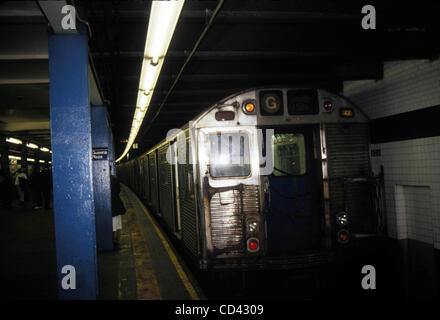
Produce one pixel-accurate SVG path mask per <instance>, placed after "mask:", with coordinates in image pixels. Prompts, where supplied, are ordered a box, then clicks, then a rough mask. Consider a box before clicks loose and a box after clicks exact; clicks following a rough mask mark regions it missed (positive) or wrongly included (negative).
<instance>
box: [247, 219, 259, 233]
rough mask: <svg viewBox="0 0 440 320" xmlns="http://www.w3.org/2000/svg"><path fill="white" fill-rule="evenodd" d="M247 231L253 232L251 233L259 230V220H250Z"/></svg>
mask: <svg viewBox="0 0 440 320" xmlns="http://www.w3.org/2000/svg"><path fill="white" fill-rule="evenodd" d="M247 231H248V232H251V233H253V232H257V231H258V222H257V220H248V222H247Z"/></svg>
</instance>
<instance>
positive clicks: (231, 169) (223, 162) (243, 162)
mask: <svg viewBox="0 0 440 320" xmlns="http://www.w3.org/2000/svg"><path fill="white" fill-rule="evenodd" d="M209 142H210V147H211V151H210V166H209V173H210V175H211V177H213V178H225V177H247V176H248V175H249V174H250V172H251V167H250V158H249V137H248V135H247V134H246V133H218V134H211V135H210V136H209Z"/></svg>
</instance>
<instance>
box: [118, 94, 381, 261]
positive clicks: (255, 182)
mask: <svg viewBox="0 0 440 320" xmlns="http://www.w3.org/2000/svg"><path fill="white" fill-rule="evenodd" d="M117 175H118V177H119V179H120V180H121V182H122V183H124V184H126V185H127V186H129V187H130V188H131V189H132V190H133V191H134V192H136V193H137V194H138V196H139V197H140V198H141V199H142V200H143V201H144V203H145V204H146V205H147V206H148V207H149V208H150V210H151V211H152V213H153V214H154V215H155V216H156V217H157V218H158V220H160V221H161V223H162V224H163V225H164V226H165V228H166V229H168V231H169V234H170V235H171V237H172V238H173V240H175V241H176V242H177V243H178V246H179V247H182V249H183V250H184V252H185V254H186V255H187V256H189V257H191V258H192V260H193V261H194V263H195V264H196V266H198V268H200V269H202V270H203V269H209V270H212V269H219V268H223V269H235V270H239V269H260V270H261V269H277V268H282V269H289V268H297V267H309V266H316V265H321V264H325V263H328V262H331V261H333V260H334V259H335V252H336V251H338V250H339V249H340V248H342V247H344V246H351V247H352V246H353V245H355V244H356V243H357V242H365V239H371V238H373V239H374V238H375V237H377V236H378V235H379V234H380V233H381V230H383V228H384V221H383V218H382V217H383V212H381V204H380V201H378V200H380V196H378V194H379V193H380V190H379V189H380V183H379V182H378V181H379V179H378V178H377V177H375V176H373V174H372V170H371V164H370V144H369V120H368V118H367V116H366V115H365V114H364V113H363V112H362V111H361V110H360V109H359V108H357V107H356V106H355V105H353V104H352V103H351V102H350V101H349V100H348V99H346V98H344V97H342V96H340V95H338V94H334V93H331V92H329V91H326V90H322V89H315V88H283V87H281V88H274V87H270V88H257V89H251V90H246V91H243V92H239V93H237V94H234V95H231V96H229V97H227V98H225V99H223V100H221V101H219V102H218V103H215V104H214V105H212V106H210V107H209V108H207V109H206V110H205V111H204V112H202V113H201V114H199V115H198V116H197V117H195V118H194V119H192V120H191V121H190V122H189V123H188V124H186V125H185V126H183V127H182V128H180V129H173V130H170V131H169V132H168V134H167V137H166V139H165V140H163V141H160V142H159V141H158V143H157V144H156V145H155V146H154V147H153V148H152V149H150V150H148V151H147V152H145V153H143V154H142V155H140V156H139V157H137V158H135V159H131V160H129V161H126V162H123V163H120V164H118V165H117ZM378 190H379V191H378ZM361 239H363V240H361ZM338 252H339V251H338Z"/></svg>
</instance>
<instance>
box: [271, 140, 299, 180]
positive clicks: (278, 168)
mask: <svg viewBox="0 0 440 320" xmlns="http://www.w3.org/2000/svg"><path fill="white" fill-rule="evenodd" d="M272 154H273V157H274V161H273V164H274V170H273V174H274V175H275V176H278V177H280V176H299V175H303V174H304V173H306V147H305V141H304V135H303V134H294V133H279V134H274V135H273V137H272Z"/></svg>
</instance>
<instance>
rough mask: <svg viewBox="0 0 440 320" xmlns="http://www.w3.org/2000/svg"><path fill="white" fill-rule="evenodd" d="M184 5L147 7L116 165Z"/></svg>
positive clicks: (139, 118)
mask: <svg viewBox="0 0 440 320" xmlns="http://www.w3.org/2000/svg"><path fill="white" fill-rule="evenodd" d="M184 3H185V0H174V1H159V0H155V1H153V2H152V4H151V11H150V20H149V21H148V32H147V39H146V41H145V50H144V59H143V61H142V70H141V77H140V79H139V90H138V97H137V100H136V109H135V114H134V117H133V123H132V125H131V130H130V136H129V138H128V142H127V145H126V146H125V150H124V152H123V153H122V155H121V156H120V157H119V158H118V159H117V160H116V162H119V161H121V160H122V159H123V158H124V157H125V155H126V154H127V153H128V151H129V150H130V148H131V146H132V145H133V142H134V140H135V139H136V136H137V134H138V132H139V129H140V127H141V125H142V121H143V120H144V117H145V114H146V113H147V110H148V107H149V106H150V101H151V97H152V96H153V93H154V88H155V87H156V82H157V79H158V78H159V74H160V70H161V69H162V65H163V62H164V59H165V56H166V54H167V51H168V47H169V45H170V42H171V38H172V37H173V33H174V30H175V29H176V25H177V21H178V20H179V16H180V13H181V11H182V7H183V4H184Z"/></svg>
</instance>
